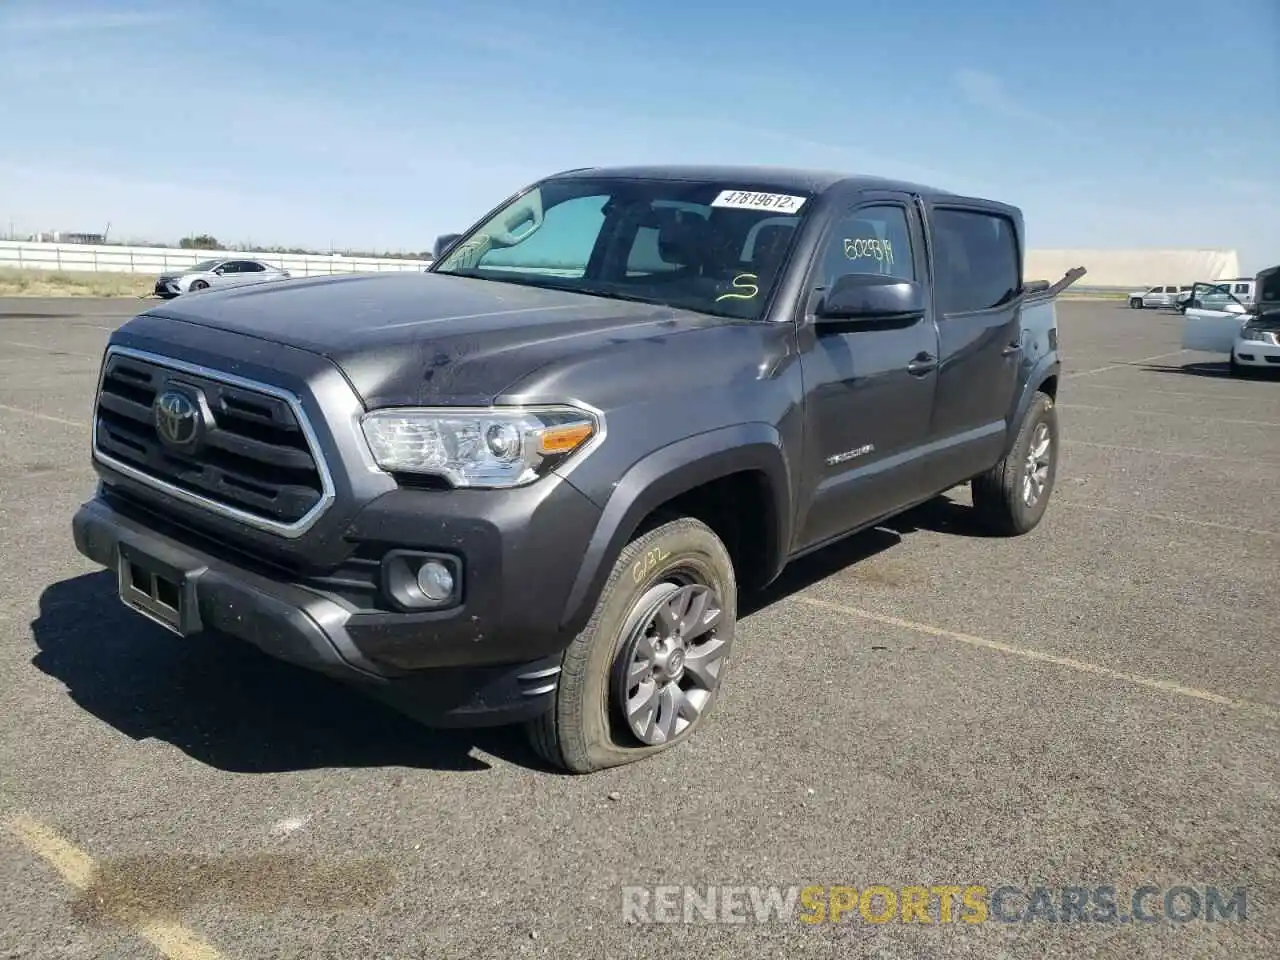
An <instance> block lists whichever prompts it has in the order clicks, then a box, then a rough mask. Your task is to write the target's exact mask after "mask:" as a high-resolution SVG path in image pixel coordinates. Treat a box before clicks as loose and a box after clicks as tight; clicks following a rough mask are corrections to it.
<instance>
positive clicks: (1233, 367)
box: [1228, 350, 1249, 377]
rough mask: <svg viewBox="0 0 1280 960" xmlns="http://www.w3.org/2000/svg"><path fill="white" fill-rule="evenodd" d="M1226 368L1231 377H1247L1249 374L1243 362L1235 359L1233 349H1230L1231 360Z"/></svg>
mask: <svg viewBox="0 0 1280 960" xmlns="http://www.w3.org/2000/svg"><path fill="white" fill-rule="evenodd" d="M1228 370H1229V371H1230V373H1231V376H1233V377H1247V376H1248V375H1249V373H1248V371H1247V370H1245V368H1244V364H1242V363H1241V362H1240V361H1239V360H1237V359H1236V352H1235V350H1232V351H1231V362H1230V363H1229V364H1228Z"/></svg>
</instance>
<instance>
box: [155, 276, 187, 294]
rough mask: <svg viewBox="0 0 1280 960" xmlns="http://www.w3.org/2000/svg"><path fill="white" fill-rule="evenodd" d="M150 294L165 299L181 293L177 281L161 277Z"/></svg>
mask: <svg viewBox="0 0 1280 960" xmlns="http://www.w3.org/2000/svg"><path fill="white" fill-rule="evenodd" d="M152 292H153V293H154V294H155V295H156V296H157V297H164V298H166V299H169V298H172V297H176V296H178V295H179V294H180V293H182V291H181V290H180V289H179V288H178V281H177V280H176V279H166V278H164V277H161V278H160V279H159V280H157V281H156V285H155V289H154V290H153V291H152Z"/></svg>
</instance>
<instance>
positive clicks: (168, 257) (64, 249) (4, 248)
mask: <svg viewBox="0 0 1280 960" xmlns="http://www.w3.org/2000/svg"><path fill="white" fill-rule="evenodd" d="M215 257H218V258H223V259H236V260H261V261H262V262H263V263H269V264H271V265H272V266H274V267H280V268H282V269H284V270H288V271H289V272H290V273H291V274H293V276H295V277H313V276H323V275H325V274H331V273H372V272H379V271H384V270H391V271H395V270H422V269H423V268H424V267H426V266H427V264H428V263H430V261H429V260H384V259H377V258H373V257H343V256H331V257H326V256H315V255H311V254H297V253H254V252H252V251H248V250H180V249H177V248H173V247H115V246H109V245H108V246H91V245H89V244H84V243H27V242H24V241H20V240H0V268H5V267H8V268H16V269H21V270H67V271H72V272H93V273H143V274H151V275H156V274H160V273H164V272H166V271H170V270H183V269H185V268H187V267H190V266H193V265H195V264H197V263H199V262H200V261H202V260H212V259H214V258H215Z"/></svg>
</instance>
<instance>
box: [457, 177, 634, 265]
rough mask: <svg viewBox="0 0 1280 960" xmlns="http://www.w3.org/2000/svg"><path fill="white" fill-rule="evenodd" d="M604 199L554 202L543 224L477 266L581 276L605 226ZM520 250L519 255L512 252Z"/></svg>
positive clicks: (544, 215) (543, 217) (545, 214)
mask: <svg viewBox="0 0 1280 960" xmlns="http://www.w3.org/2000/svg"><path fill="white" fill-rule="evenodd" d="M608 199H609V198H608V197H606V196H595V197H575V198H574V199H572V200H566V201H564V202H563V203H557V204H556V205H555V206H554V207H551V208H549V209H548V210H547V211H546V212H545V213H544V214H543V216H542V225H541V226H539V227H538V229H537V230H535V231H534V232H533V234H532V235H531V236H530V237H529V238H528V239H527V240H521V241H520V242H519V243H517V244H516V245H515V247H510V248H506V247H497V248H495V249H493V250H490V251H488V252H487V253H486V254H485V255H484V256H483V257H481V258H480V263H479V264H478V265H479V266H482V267H496V268H497V269H502V268H503V267H506V266H510V265H511V264H512V262H513V261H516V262H518V263H519V264H520V267H519V269H520V270H522V271H525V272H538V273H542V272H554V273H555V274H557V275H558V276H564V277H581V276H583V275H584V274H586V272H587V264H588V263H589V262H590V260H591V254H592V252H593V251H594V250H595V246H596V240H597V239H598V238H599V236H600V231H601V229H602V228H603V227H604V204H605V201H606V200H608ZM517 249H518V250H519V253H518V254H516V253H514V252H508V251H515V250H517Z"/></svg>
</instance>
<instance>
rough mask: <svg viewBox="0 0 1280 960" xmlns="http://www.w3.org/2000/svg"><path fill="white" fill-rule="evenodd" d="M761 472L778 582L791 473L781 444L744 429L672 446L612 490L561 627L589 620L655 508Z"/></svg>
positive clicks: (771, 563) (772, 435) (772, 434)
mask: <svg viewBox="0 0 1280 960" xmlns="http://www.w3.org/2000/svg"><path fill="white" fill-rule="evenodd" d="M748 470H750V471H759V472H760V473H762V474H763V475H764V477H765V479H766V483H767V484H768V490H769V493H770V494H771V497H770V499H771V501H772V503H773V517H772V518H771V519H772V520H773V522H772V523H770V524H768V525H767V526H768V527H769V529H770V531H771V537H770V541H771V542H770V543H769V545H768V547H767V548H766V549H767V555H768V556H767V560H768V569H769V574H770V575H771V576H772V575H776V573H777V570H779V569H780V568H781V564H782V560H783V557H784V556H785V555H786V551H787V547H788V545H789V544H790V541H791V497H792V494H791V489H792V481H791V469H790V466H789V465H788V463H787V459H786V454H785V453H784V452H783V447H782V438H781V436H780V435H779V433H778V431H777V429H776V428H774V427H773V426H772V425H770V424H767V423H759V422H756V423H742V424H734V425H732V426H728V427H721V428H718V429H715V430H710V431H707V432H706V433H700V434H696V435H695V436H692V437H687V438H685V439H683V440H677V441H676V442H674V443H671V444H669V445H667V446H665V447H660V448H659V449H657V450H655V451H654V452H652V453H650V454H647V455H646V456H644V457H643V458H641V459H640V460H638V461H637V462H636V463H634V464H632V466H631V467H630V468H629V469H628V470H627V472H626V473H624V474H623V475H622V478H621V479H620V480H619V481H618V482H617V483H615V484H614V485H613V490H612V492H611V493H610V494H609V499H608V500H607V501H606V503H605V505H604V510H603V511H602V512H601V514H600V519H599V521H598V522H597V524H596V529H595V532H594V533H593V534H592V536H591V540H590V542H589V543H588V544H587V549H586V552H585V555H584V556H583V558H582V563H581V564H580V565H579V568H578V575H577V577H576V578H575V580H574V583H573V588H572V589H571V590H570V591H569V597H568V600H567V601H566V602H565V609H564V614H563V617H562V626H563V628H564V629H565V630H566V631H569V632H571V633H578V632H580V631H581V630H582V629H583V628H584V627H585V626H586V624H587V621H588V620H590V618H591V613H592V611H593V610H594V609H595V605H596V601H597V600H598V598H599V596H600V593H601V591H603V589H604V585H605V582H606V581H607V580H608V577H609V573H610V571H611V570H612V569H613V565H614V563H615V561H616V559H617V557H618V554H620V553H621V552H622V549H623V547H625V546H626V544H627V543H628V542H629V541H630V540H631V538H632V536H633V534H634V532H635V530H636V528H637V527H638V526H639V525H640V522H641V521H642V520H643V519H644V518H645V517H646V516H648V515H649V514H650V513H651V512H652V511H653V510H654V509H655V508H657V507H659V506H661V505H662V504H663V503H666V502H667V501H669V500H671V499H672V498H674V497H677V496H679V495H680V494H683V493H687V492H688V491H690V490H693V489H694V488H696V487H699V486H702V485H703V484H705V483H709V482H711V481H713V480H718V479H720V478H722V477H727V476H729V475H730V474H734V473H740V472H743V471H748Z"/></svg>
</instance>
